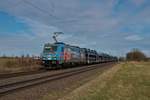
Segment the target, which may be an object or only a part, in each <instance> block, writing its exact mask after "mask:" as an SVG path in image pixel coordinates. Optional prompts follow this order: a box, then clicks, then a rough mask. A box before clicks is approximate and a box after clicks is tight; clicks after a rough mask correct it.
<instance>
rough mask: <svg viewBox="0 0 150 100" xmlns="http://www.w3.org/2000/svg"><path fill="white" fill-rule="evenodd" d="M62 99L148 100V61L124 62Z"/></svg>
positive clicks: (149, 67)
mask: <svg viewBox="0 0 150 100" xmlns="http://www.w3.org/2000/svg"><path fill="white" fill-rule="evenodd" d="M63 100H150V62H126V63H123V64H120V65H117V66H116V67H113V68H112V69H111V70H109V71H108V72H106V73H104V74H103V75H102V76H98V77H97V78H96V79H95V80H93V81H92V82H90V83H87V84H86V85H85V86H82V87H80V88H78V89H77V90H75V91H73V92H72V93H70V94H69V95H68V96H65V97H64V98H63Z"/></svg>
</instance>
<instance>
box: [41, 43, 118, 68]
mask: <svg viewBox="0 0 150 100" xmlns="http://www.w3.org/2000/svg"><path fill="white" fill-rule="evenodd" d="M42 61H43V64H44V66H45V68H54V67H55V68H56V67H58V66H59V67H60V66H61V67H64V66H67V65H69V66H74V65H85V64H97V63H106V62H115V61H117V57H114V56H110V55H108V54H104V53H101V54H99V53H98V52H97V51H96V50H91V49H87V48H80V47H78V46H72V45H68V44H65V43H62V42H56V43H53V44H50V43H47V44H45V45H44V48H43V53H42Z"/></svg>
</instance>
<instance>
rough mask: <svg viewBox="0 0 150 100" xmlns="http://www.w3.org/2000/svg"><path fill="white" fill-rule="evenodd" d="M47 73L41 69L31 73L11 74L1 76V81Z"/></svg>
mask: <svg viewBox="0 0 150 100" xmlns="http://www.w3.org/2000/svg"><path fill="white" fill-rule="evenodd" d="M43 72H46V70H44V69H39V70H35V71H29V72H18V73H9V74H0V80H1V79H6V78H12V77H19V76H24V75H30V74H39V73H43Z"/></svg>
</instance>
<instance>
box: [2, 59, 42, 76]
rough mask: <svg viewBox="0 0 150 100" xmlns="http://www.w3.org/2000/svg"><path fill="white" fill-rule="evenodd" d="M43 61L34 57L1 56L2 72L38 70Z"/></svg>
mask: <svg viewBox="0 0 150 100" xmlns="http://www.w3.org/2000/svg"><path fill="white" fill-rule="evenodd" d="M40 67H41V61H39V60H34V59H32V58H0V73H14V72H22V71H30V70H37V69H39V68H40Z"/></svg>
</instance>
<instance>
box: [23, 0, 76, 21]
mask: <svg viewBox="0 0 150 100" xmlns="http://www.w3.org/2000/svg"><path fill="white" fill-rule="evenodd" d="M22 1H23V2H24V3H26V4H28V5H30V6H32V7H33V8H35V9H38V10H39V11H41V12H43V13H46V14H47V15H49V16H50V17H53V18H55V19H56V23H68V22H69V23H70V22H75V21H78V19H70V20H62V19H60V18H58V17H57V16H54V15H53V14H51V13H49V12H47V11H46V10H44V9H41V8H40V7H38V6H36V5H34V4H33V3H32V2H29V1H28V0H22ZM52 8H53V9H54V5H52Z"/></svg>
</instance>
